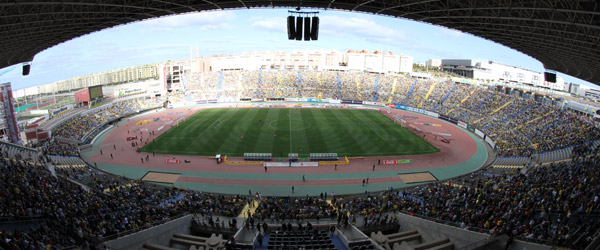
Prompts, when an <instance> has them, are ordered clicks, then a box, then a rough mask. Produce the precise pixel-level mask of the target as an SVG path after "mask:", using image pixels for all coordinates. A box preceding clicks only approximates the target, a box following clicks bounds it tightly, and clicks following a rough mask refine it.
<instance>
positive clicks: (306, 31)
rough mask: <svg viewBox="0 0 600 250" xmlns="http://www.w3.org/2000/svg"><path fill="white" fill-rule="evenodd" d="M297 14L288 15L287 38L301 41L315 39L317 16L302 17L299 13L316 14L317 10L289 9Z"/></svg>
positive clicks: (317, 28)
mask: <svg viewBox="0 0 600 250" xmlns="http://www.w3.org/2000/svg"><path fill="white" fill-rule="evenodd" d="M290 13H293V14H296V15H298V16H288V18H287V31H288V39H290V40H297V41H301V40H302V37H304V41H310V40H313V41H316V40H318V38H319V17H317V16H313V17H308V16H307V17H302V16H301V15H316V14H319V12H299V11H290Z"/></svg>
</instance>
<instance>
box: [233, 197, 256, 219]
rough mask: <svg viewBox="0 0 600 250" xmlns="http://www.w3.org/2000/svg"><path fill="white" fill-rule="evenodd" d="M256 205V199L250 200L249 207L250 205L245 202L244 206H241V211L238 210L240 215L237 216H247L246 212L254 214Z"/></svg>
mask: <svg viewBox="0 0 600 250" xmlns="http://www.w3.org/2000/svg"><path fill="white" fill-rule="evenodd" d="M257 207H258V201H257V200H252V207H250V206H248V204H246V205H245V206H244V208H242V211H241V212H240V215H238V217H242V218H248V213H250V214H254V213H255V212H256V208H257Z"/></svg>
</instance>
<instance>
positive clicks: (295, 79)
mask: <svg viewBox="0 0 600 250" xmlns="http://www.w3.org/2000/svg"><path fill="white" fill-rule="evenodd" d="M424 2H427V1H414V2H411V3H406V4H405V6H400V7H401V8H400V7H398V6H397V7H394V6H389V7H382V6H379V5H386V4H389V3H383V2H379V1H368V2H364V3H361V4H359V5H355V4H354V5H353V4H351V3H344V2H334V1H332V2H328V3H321V2H306V3H304V4H305V5H306V6H305V7H315V8H335V9H353V10H355V11H364V12H371V13H377V14H384V15H392V16H399V15H400V14H404V15H403V16H407V17H409V18H411V19H415V20H428V21H427V22H430V23H433V24H441V25H445V26H448V27H459V26H455V25H457V24H460V25H466V23H468V20H467V21H465V20H462V19H468V18H466V17H465V16H460V15H456V16H435V15H436V13H438V12H439V11H435V10H432V9H431V8H430V7H432V6H429V8H426V10H423V9H418V8H415V9H412V7H411V6H413V5H417V6H421V5H426V3H424ZM152 3H154V2H152ZM74 4H75V3H74ZM163 4H164V3H163ZM207 4H208V5H210V7H207V5H191V4H189V3H183V2H182V3H178V4H173V7H164V6H162V5H161V6H162V7H161V6H152V7H149V6H146V7H144V8H147V9H148V11H150V10H151V11H159V12H156V13H154V12H153V13H154V16H163V15H165V13H170V14H177V13H184V12H188V11H189V10H188V9H187V8H185V10H184V9H181V8H183V7H186V6H187V7H189V8H191V9H196V10H209V9H214V8H217V9H222V8H237V7H242V5H245V3H244V2H243V1H239V2H235V3H227V2H223V3H216V2H215V3H211V4H209V3H208V2H207ZM240 4H241V5H240ZM454 4H456V5H455V6H453V8H456V9H453V10H452V11H456V12H457V13H456V14H458V12H459V11H460V9H464V8H467V7H465V6H462V5H461V6H459V5H460V4H459V3H454ZM8 5H10V4H8ZM16 5H18V4H16ZM31 5H34V6H37V7H40V8H43V7H47V6H44V4H43V3H36V4H31ZM75 5H77V4H75ZM99 5H102V4H99ZM115 5H117V6H116V8H131V11H134V10H139V9H140V8H141V7H140V6H137V7H138V8H134V7H136V6H132V5H128V4H115ZM213 5H214V6H213ZM287 5H290V4H286V3H270V6H287ZM325 5H329V7H326V6H325ZM83 6H88V5H85V4H82V5H81V6H80V7H83ZM348 6H351V7H348ZM88 7H90V6H88ZM103 7H109V5H106V6H103ZM113 7H114V6H113ZM246 7H248V6H246ZM421 7H424V6H421ZM436 7H439V8H442V7H444V6H436ZM556 7H557V6H555V8H556ZM90 8H92V7H90ZM161 8H162V9H161ZM444 8H445V9H448V10H449V9H450V7H449V6H446V7H444ZM469 8H470V10H471V11H482V12H484V11H486V10H487V9H486V8H481V6H471V7H469ZM494 9H496V7H494V8H492V7H489V10H490V11H493V10H494ZM501 9H503V11H506V12H507V13H509V14H507V15H508V16H511V15H517V14H524V13H522V12H520V11H527V10H532V9H536V11H539V12H536V13H538V14H540V16H539V17H538V18H537V19H532V20H537V21H538V22H539V23H544V24H546V23H555V24H557V25H559V24H562V23H563V22H567V21H565V20H561V19H560V18H561V17H560V15H557V16H548V15H546V14H547V13H545V12H544V11H545V10H544V8H543V7H540V6H522V7H515V6H502V7H501ZM558 9H560V10H562V11H563V12H569V13H578V14H579V15H583V16H584V17H585V15H597V14H598V13H600V12H598V11H597V9H596V7H592V6H591V5H588V3H587V2H581V3H579V5H577V6H575V5H574V6H571V7H568V6H567V7H565V6H563V7H561V8H558ZM6 11H9V10H8V9H7V10H6ZM6 11H5V12H6ZM12 11H17V10H15V9H12ZM23 11H24V12H23ZM27 11H30V12H31V13H33V12H34V11H35V10H32V9H30V10H27ZM27 11H25V10H19V12H18V13H19V14H16V16H18V15H23V16H27V13H29V12H27ZM53 11H54V10H52V11H50V13H52V12H53ZM81 11H83V12H86V13H106V15H112V14H110V13H112V12H106V10H105V9H91V10H81ZM161 11H164V13H163V12H161ZM117 12H118V11H117ZM134 12H135V11H134ZM134 12H132V13H127V14H126V15H127V16H128V17H129V19H128V18H125V19H114V20H116V21H115V22H109V21H105V20H103V19H101V18H99V19H93V18H92V19H90V20H93V21H90V22H95V23H97V24H98V25H99V26H95V28H94V30H89V29H85V28H82V27H78V28H73V29H69V31H70V32H62V33H61V32H59V30H60V29H57V30H52V29H51V28H49V29H47V30H45V31H44V32H46V33H44V32H42V33H44V34H40V35H39V36H35V37H32V38H33V41H35V42H34V44H35V48H47V47H49V46H51V45H53V44H55V43H56V42H57V41H58V42H62V41H65V40H67V39H71V38H75V37H78V36H80V35H83V34H87V33H89V32H92V31H95V30H98V29H101V27H112V26H114V25H117V23H129V22H131V19H133V20H142V19H146V18H147V17H146V18H142V17H140V16H137V14H135V13H134ZM73 13H74V14H75V15H79V14H77V11H76V10H73ZM511 13H512V14H511ZM3 14H4V12H3ZM120 14H122V13H119V15H120ZM480 14H482V15H483V14H486V15H490V14H492V13H488V12H486V13H480ZM115 15H116V14H115ZM426 15H429V16H428V18H425V17H426ZM508 16H507V17H505V18H499V19H498V20H507V21H509V22H508V23H505V25H508V26H511V27H513V28H515V33H521V32H524V33H526V32H530V33H533V34H541V33H536V32H542V33H547V32H549V30H550V31H556V32H557V33H553V34H555V35H556V37H561V36H567V37H568V38H569V39H571V40H572V41H576V40H577V38H580V36H581V35H582V34H587V35H586V37H587V36H590V37H592V36H595V35H597V36H596V37H599V36H600V35H598V27H600V25H598V23H597V22H595V21H593V20H594V19H593V18H592V22H591V23H592V24H591V25H590V24H587V23H586V24H585V25H583V24H581V25H579V26H578V28H582V29H583V28H587V29H589V30H587V31H581V30H578V29H577V28H572V29H569V32H567V33H560V34H559V32H558V30H560V27H550V28H545V29H543V30H544V31H531V30H528V29H527V27H531V25H528V24H523V23H519V22H521V21H523V19H522V18H515V17H514V16H512V18H514V20H513V19H510V18H508ZM450 17H452V18H454V19H452V20H453V21H454V23H452V22H450V23H446V22H441V20H445V19H446V18H450ZM436 18H437V19H436ZM82 19H84V18H83V17H82ZM583 19H585V18H582V19H577V20H583ZM65 20H67V19H65ZM125 20H128V21H125ZM569 21H570V22H571V23H575V24H580V23H577V22H575V21H574V20H569ZM11 22H12V23H11V24H12V25H15V26H19V25H22V24H21V23H20V22H21V21H20V19H19V20H17V19H15V20H12V21H11ZM54 22H55V23H53V24H52V25H50V26H49V27H54V26H53V25H56V27H62V26H66V25H68V24H66V23H61V22H62V21H61V19H59V20H55V21H54ZM511 22H514V23H511ZM478 25H484V24H482V23H480V24H477V23H474V24H471V26H464V27H463V28H458V29H461V30H464V31H466V32H470V33H472V34H475V35H479V36H482V37H487V38H490V39H492V40H494V41H498V42H500V43H505V44H507V45H509V46H511V47H513V48H516V49H519V50H522V51H526V52H528V53H531V54H532V55H534V56H535V57H536V58H538V59H539V60H540V61H542V62H543V63H544V64H545V66H546V67H547V68H549V69H554V70H557V71H561V72H569V73H571V72H575V73H572V75H574V76H579V77H582V78H585V79H587V80H590V81H592V82H595V83H597V82H598V80H597V79H598V76H597V74H596V71H597V70H596V69H597V67H596V66H597V65H598V58H600V57H597V56H598V55H599V53H597V48H596V47H597V46H596V47H594V46H593V45H590V44H589V43H588V42H587V40H584V39H581V40H579V41H578V42H573V43H574V44H576V46H579V47H578V49H577V50H571V49H568V50H562V49H546V48H550V47H544V46H538V47H536V46H530V44H535V42H538V40H536V39H538V38H532V39H531V40H528V41H524V40H519V39H517V38H515V37H511V36H512V35H515V34H512V33H511V34H504V36H500V35H498V33H495V32H497V31H495V30H494V29H491V30H490V29H484V28H482V27H480V26H478ZM73 27H76V26H73ZM460 27H462V26H460ZM2 32H3V31H2ZM4 33H6V32H3V34H4ZM6 34H8V33H6ZM48 34H53V35H55V36H48V37H44V36H45V35H48ZM565 34H569V35H565ZM515 36H518V35H515ZM6 37H7V38H10V39H7V40H5V41H3V42H1V43H2V44H3V45H6V48H13V47H11V46H14V48H15V49H14V50H10V51H9V50H7V51H2V52H1V53H0V59H1V60H3V61H2V62H3V64H2V65H3V66H8V65H12V64H14V63H20V62H26V61H31V60H32V59H33V55H35V53H36V52H39V51H41V49H38V50H37V51H35V49H22V48H21V47H26V46H30V45H28V44H21V46H17V45H18V43H17V42H20V41H22V40H19V39H22V38H19V36H16V35H9V34H8V35H7V36H6ZM556 37H553V36H551V35H546V36H545V38H544V39H543V40H544V43H543V44H544V45H546V44H551V45H552V44H553V43H554V45H557V44H558V45H560V44H562V43H563V42H562V41H561V40H560V39H558V40H553V38H554V39H557V38H556ZM11 39H12V40H11ZM504 39H510V41H509V40H504ZM511 41H512V42H511ZM16 48H18V49H16ZM32 48H33V47H32ZM551 48H556V47H551ZM565 51H566V52H565ZM32 53H33V54H32ZM348 53H353V52H348ZM374 54H375V53H374ZM546 54H555V55H558V56H556V57H552V59H549V57H546V56H545V55H546ZM388 56H391V55H388ZM395 58H398V60H400V62H401V60H402V59H401V58H400V57H395ZM554 58H559V59H560V60H555V59H554ZM399 64H401V63H399ZM221 66H222V65H221ZM150 67H151V68H153V69H151V70H150V72H152V73H149V74H150V76H149V77H145V76H144V77H142V78H144V79H140V80H139V81H137V82H131V81H122V82H121V84H118V85H115V84H112V82H113V81H112V80H111V82H107V83H106V84H98V85H95V84H89V83H86V84H87V85H86V86H83V88H81V89H79V90H77V91H75V92H68V91H67V92H65V93H61V94H59V95H56V94H54V93H53V94H52V95H49V96H52V97H53V98H48V99H47V100H46V101H43V102H44V104H43V105H42V106H48V110H47V112H48V113H47V115H46V116H44V118H41V119H38V118H35V119H33V120H35V121H33V122H31V123H29V124H27V126H26V127H25V128H24V130H25V131H24V134H25V137H26V138H27V139H28V141H29V143H27V144H26V145H25V146H23V145H20V144H19V143H18V141H19V140H20V138H19V136H18V135H12V134H10V133H11V131H14V127H17V126H15V125H16V124H13V123H11V122H12V120H11V119H8V118H10V117H11V115H12V116H14V109H12V105H13V104H12V103H11V102H12V100H11V99H12V96H10V95H9V94H8V93H10V84H9V85H6V86H5V85H3V86H2V87H3V88H2V91H3V94H4V96H8V98H7V97H3V99H2V101H3V103H4V104H5V106H6V105H8V106H11V109H7V110H9V111H6V110H5V111H4V112H5V113H8V114H9V115H8V116H6V117H7V118H5V121H4V123H5V124H8V125H7V126H8V127H7V129H6V132H5V131H3V135H6V136H12V137H11V142H1V143H0V148H1V152H2V156H3V157H2V159H0V161H2V169H1V171H0V172H1V174H0V176H1V177H2V181H1V182H0V185H2V187H3V188H2V195H1V196H2V203H1V205H0V206H1V209H0V210H1V211H2V217H1V218H2V220H3V222H2V224H0V239H2V241H1V242H0V249H43V248H46V249H598V248H599V247H600V237H599V236H600V231H599V230H600V227H599V225H600V221H599V217H598V212H599V211H600V200H599V198H598V193H599V192H598V191H599V183H598V178H597V176H598V169H597V168H596V166H597V162H598V160H599V159H598V150H600V147H599V146H598V145H600V130H599V128H598V125H597V121H595V120H594V119H593V114H594V113H596V112H597V108H595V106H593V105H588V106H585V109H583V110H581V111H580V112H579V111H574V110H575V108H573V107H574V106H572V105H574V104H573V103H576V102H575V101H576V100H575V99H574V98H572V97H570V96H564V97H560V96H556V95H545V94H542V93H539V92H535V91H531V90H529V91H528V90H525V89H519V88H513V87H508V86H501V85H493V84H485V83H484V82H479V81H476V80H473V79H465V78H461V77H458V76H457V75H456V74H455V73H449V72H447V71H438V72H435V74H436V76H425V75H423V74H402V73H383V72H372V71H368V70H364V71H356V70H339V68H338V69H335V70H333V69H314V68H311V69H309V68H302V69H299V68H298V67H292V68H286V67H281V68H272V67H271V68H269V67H266V68H260V69H250V70H248V69H236V70H218V71H216V70H215V71H212V70H209V71H194V70H187V71H186V70H183V68H186V67H187V66H179V64H178V63H177V62H169V63H167V64H163V65H160V66H150ZM574 68H576V69H578V70H572V69H574ZM24 70H25V68H24ZM27 71H29V68H27ZM24 73H25V71H24ZM154 76H157V77H156V78H154ZM91 78H94V79H100V77H98V76H92V77H90V79H91ZM67 82H68V81H65V82H63V83H62V84H66V83H67ZM73 82H75V81H73ZM78 82H79V83H81V82H86V81H85V80H83V81H78ZM108 83H111V84H108ZM58 85H60V84H58ZM69 89H70V88H69ZM11 94H12V93H11ZM57 96H58V97H59V100H56V97H57ZM63 98H64V99H63ZM567 100H568V101H567ZM580 101H581V100H580ZM582 102H583V101H582ZM37 106H39V105H37ZM23 108H24V109H27V108H29V106H27V107H23ZM11 112H12V114H11ZM17 132H18V130H17Z"/></svg>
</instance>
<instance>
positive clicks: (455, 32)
mask: <svg viewBox="0 0 600 250" xmlns="http://www.w3.org/2000/svg"><path fill="white" fill-rule="evenodd" d="M440 29H442V32H441V33H438V34H441V35H445V36H451V37H461V36H463V35H464V34H465V33H462V31H459V30H453V29H448V28H445V27H440Z"/></svg>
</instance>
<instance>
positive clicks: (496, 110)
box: [490, 99, 515, 115]
mask: <svg viewBox="0 0 600 250" xmlns="http://www.w3.org/2000/svg"><path fill="white" fill-rule="evenodd" d="M514 101H515V99H512V100H510V101H508V102H506V103H505V104H503V105H502V106H500V107H499V108H497V109H495V110H494V111H492V113H490V115H493V114H495V113H496V112H498V111H500V110H502V109H503V108H504V107H506V106H508V105H509V104H511V103H512V102H514Z"/></svg>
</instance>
